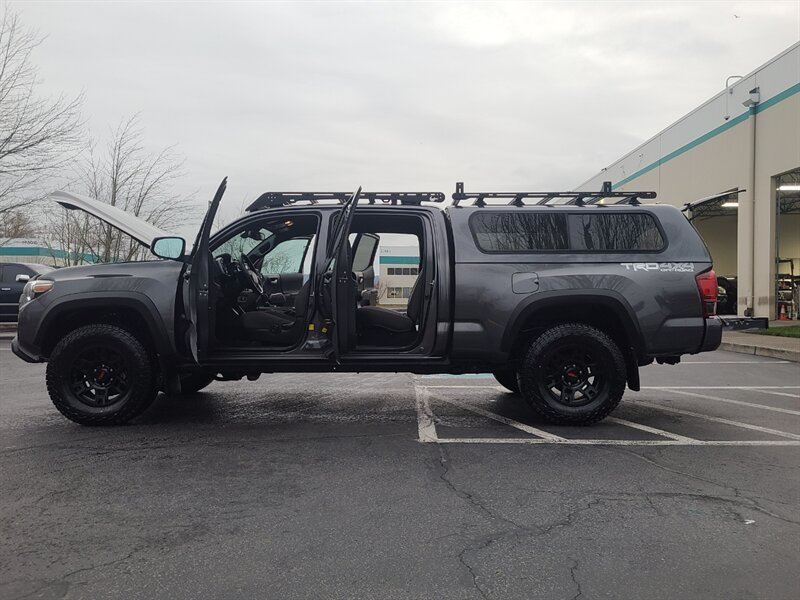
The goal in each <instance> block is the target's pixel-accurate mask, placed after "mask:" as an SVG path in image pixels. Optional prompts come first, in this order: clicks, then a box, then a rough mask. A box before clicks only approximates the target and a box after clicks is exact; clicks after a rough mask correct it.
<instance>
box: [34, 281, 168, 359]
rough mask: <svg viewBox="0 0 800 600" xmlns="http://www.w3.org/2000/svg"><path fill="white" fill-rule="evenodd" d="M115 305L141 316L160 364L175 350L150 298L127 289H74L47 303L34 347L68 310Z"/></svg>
mask: <svg viewBox="0 0 800 600" xmlns="http://www.w3.org/2000/svg"><path fill="white" fill-rule="evenodd" d="M116 307H119V308H124V309H127V310H133V311H134V312H135V313H136V314H137V315H138V316H139V317H141V318H142V320H143V321H144V323H145V325H146V326H147V332H148V333H149V334H150V341H152V344H153V348H154V349H155V351H156V354H157V355H158V359H159V362H161V363H162V366H163V362H164V357H166V356H173V355H175V354H176V349H175V345H174V342H172V341H171V340H170V339H169V336H168V335H167V331H166V329H165V327H164V322H163V319H162V318H161V315H160V314H159V313H158V310H157V309H156V307H155V305H154V304H153V301H152V300H150V298H148V297H147V296H145V295H144V294H140V293H138V292H130V291H128V292H119V291H116V292H91V293H88V292H87V293H77V294H70V295H68V296H64V297H63V298H59V299H57V300H55V301H54V302H53V304H51V305H50V306H48V307H47V311H46V312H45V314H44V317H43V318H42V320H41V322H40V324H39V328H38V330H37V332H36V336H35V339H34V343H35V344H36V346H37V347H39V348H42V347H43V346H44V342H45V339H46V337H47V335H48V333H49V332H50V331H51V330H52V328H53V326H54V324H55V323H57V321H58V320H59V319H60V318H62V316H63V315H64V314H66V313H68V312H71V311H75V310H79V311H83V310H86V309H103V310H113V309H114V308H116Z"/></svg>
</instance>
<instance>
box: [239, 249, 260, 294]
mask: <svg viewBox="0 0 800 600" xmlns="http://www.w3.org/2000/svg"><path fill="white" fill-rule="evenodd" d="M239 264H240V265H241V267H242V272H243V273H244V274H245V275H246V276H247V279H248V280H249V282H250V285H251V286H253V289H254V290H255V291H256V292H257V293H258V295H259V296H261V297H263V296H264V276H263V275H262V274H261V271H259V270H258V269H256V266H255V265H254V264H253V261H252V260H250V257H249V256H247V255H246V254H244V253H242V255H241V256H240V257H239Z"/></svg>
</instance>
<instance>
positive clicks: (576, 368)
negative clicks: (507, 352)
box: [519, 323, 627, 425]
mask: <svg viewBox="0 0 800 600" xmlns="http://www.w3.org/2000/svg"><path fill="white" fill-rule="evenodd" d="M626 380H627V377H626V369H625V358H624V357H623V355H622V352H621V351H620V349H619V347H618V346H617V345H616V344H615V343H614V341H613V340H612V339H611V338H610V337H609V336H608V335H606V334H605V333H603V332H602V331H600V330H598V329H595V328H594V327H590V326H589V325H584V324H582V323H566V324H563V325H557V326H555V327H553V328H551V329H548V330H547V331H545V332H544V333H543V334H541V335H540V336H539V337H537V338H535V339H533V340H532V341H531V343H530V345H529V347H528V350H527V352H526V354H525V358H524V360H523V363H522V365H521V368H520V373H519V383H520V391H521V393H522V395H523V397H524V398H525V400H527V401H528V403H529V404H530V405H531V407H532V408H533V409H534V410H535V411H536V412H537V413H538V414H539V415H541V416H542V417H544V418H545V419H546V420H548V421H550V422H551V423H557V424H563V425H589V424H591V423H596V422H597V421H600V420H602V419H604V418H605V417H606V416H608V414H609V413H610V412H611V411H612V410H614V408H616V406H617V404H619V401H620V400H621V399H622V394H623V392H624V391H625V383H626Z"/></svg>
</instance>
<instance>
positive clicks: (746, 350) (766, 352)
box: [719, 342, 800, 362]
mask: <svg viewBox="0 0 800 600" xmlns="http://www.w3.org/2000/svg"><path fill="white" fill-rule="evenodd" d="M719 349H720V350H727V351H728V352H738V353H739V354H751V355H753V356H764V357H767V358H777V359H780V360H789V361H792V362H800V351H799V350H781V349H780V348H765V347H764V346H755V345H753V344H739V343H737V342H722V343H721V344H720V345H719Z"/></svg>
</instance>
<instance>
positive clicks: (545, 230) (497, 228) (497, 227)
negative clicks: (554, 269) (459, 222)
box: [470, 211, 569, 253]
mask: <svg viewBox="0 0 800 600" xmlns="http://www.w3.org/2000/svg"><path fill="white" fill-rule="evenodd" d="M470 227H471V228H472V233H473V234H474V235H475V241H476V242H477V244H478V247H479V248H480V249H481V250H483V251H484V252H511V253H513V252H531V251H535V250H566V249H567V248H568V247H569V243H568V242H569V236H568V233H567V216H566V215H564V214H547V213H525V212H521V211H517V212H495V213H492V212H488V213H483V212H478V213H475V215H474V216H473V217H472V218H471V219H470Z"/></svg>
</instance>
